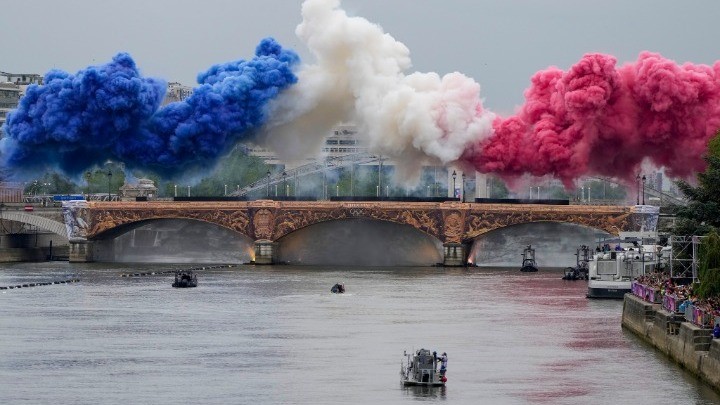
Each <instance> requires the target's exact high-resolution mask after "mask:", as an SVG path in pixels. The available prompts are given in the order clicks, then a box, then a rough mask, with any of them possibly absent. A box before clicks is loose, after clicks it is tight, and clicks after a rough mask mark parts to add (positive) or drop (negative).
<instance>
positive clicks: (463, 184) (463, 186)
mask: <svg viewBox="0 0 720 405" xmlns="http://www.w3.org/2000/svg"><path fill="white" fill-rule="evenodd" d="M461 177H462V195H461V201H462V202H465V173H463V174H462V176H461Z"/></svg>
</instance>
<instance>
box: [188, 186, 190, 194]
mask: <svg viewBox="0 0 720 405" xmlns="http://www.w3.org/2000/svg"><path fill="white" fill-rule="evenodd" d="M188 197H190V186H188Z"/></svg>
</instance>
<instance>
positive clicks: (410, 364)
mask: <svg viewBox="0 0 720 405" xmlns="http://www.w3.org/2000/svg"><path fill="white" fill-rule="evenodd" d="M403 355H404V356H405V359H404V361H402V362H400V381H401V382H402V384H403V385H404V386H408V385H421V386H429V387H440V386H443V385H445V382H447V378H446V377H445V372H446V371H447V369H446V367H441V368H440V369H438V364H441V365H443V364H444V365H445V366H446V365H447V355H446V354H445V353H443V354H442V355H441V357H438V355H437V352H430V350H427V349H420V350H418V351H416V352H415V354H408V353H407V352H404V353H403ZM443 357H444V358H445V361H444V362H442V361H441V359H442V358H443Z"/></svg>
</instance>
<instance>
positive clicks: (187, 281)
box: [172, 270, 198, 288]
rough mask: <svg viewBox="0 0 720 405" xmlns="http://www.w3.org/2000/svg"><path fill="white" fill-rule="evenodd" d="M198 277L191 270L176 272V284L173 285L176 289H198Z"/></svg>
mask: <svg viewBox="0 0 720 405" xmlns="http://www.w3.org/2000/svg"><path fill="white" fill-rule="evenodd" d="M197 285H198V281H197V275H196V274H195V273H193V272H192V271H190V270H185V271H177V272H175V282H174V283H173V284H172V286H173V287H175V288H191V287H197Z"/></svg>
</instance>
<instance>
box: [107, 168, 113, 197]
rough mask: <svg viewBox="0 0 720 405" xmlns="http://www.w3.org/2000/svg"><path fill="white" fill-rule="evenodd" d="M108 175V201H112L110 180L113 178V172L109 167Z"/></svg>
mask: <svg viewBox="0 0 720 405" xmlns="http://www.w3.org/2000/svg"><path fill="white" fill-rule="evenodd" d="M107 176H108V201H110V199H111V197H110V180H111V179H112V172H111V171H110V169H108V172H107Z"/></svg>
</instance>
